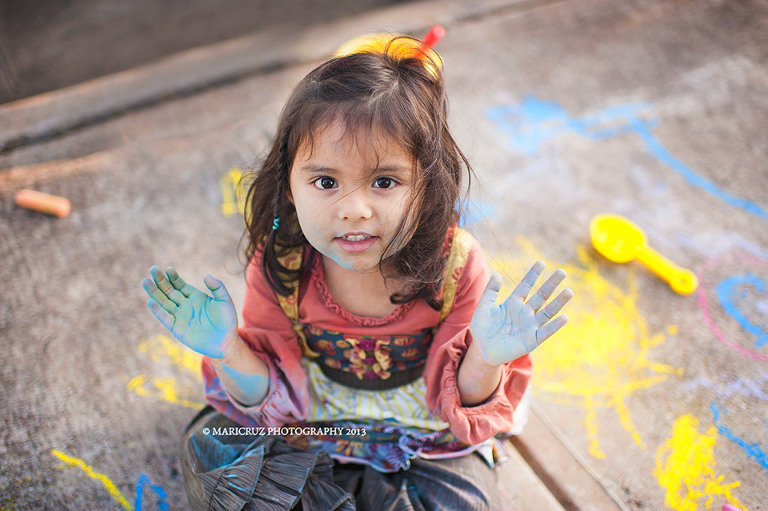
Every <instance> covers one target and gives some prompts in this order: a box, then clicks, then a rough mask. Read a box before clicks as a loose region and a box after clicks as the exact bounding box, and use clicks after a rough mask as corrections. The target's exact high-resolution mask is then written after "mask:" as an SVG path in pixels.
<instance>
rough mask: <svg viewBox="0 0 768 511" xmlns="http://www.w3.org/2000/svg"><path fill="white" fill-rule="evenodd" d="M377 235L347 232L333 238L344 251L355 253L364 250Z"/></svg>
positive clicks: (374, 240) (375, 239) (372, 243)
mask: <svg viewBox="0 0 768 511" xmlns="http://www.w3.org/2000/svg"><path fill="white" fill-rule="evenodd" d="M378 239H379V237H378V236H373V235H371V234H368V233H357V232H356V233H347V234H345V235H344V236H341V237H338V238H335V239H334V241H335V242H336V244H337V245H338V246H339V248H341V250H343V251H344V252H348V253H351V254H356V253H360V252H365V251H366V250H368V249H369V248H371V247H372V246H373V245H375V244H376V241H378Z"/></svg>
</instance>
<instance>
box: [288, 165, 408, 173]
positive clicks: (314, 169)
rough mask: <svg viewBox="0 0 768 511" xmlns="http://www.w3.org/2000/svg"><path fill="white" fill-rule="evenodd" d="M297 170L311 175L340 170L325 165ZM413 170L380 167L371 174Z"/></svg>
mask: <svg viewBox="0 0 768 511" xmlns="http://www.w3.org/2000/svg"><path fill="white" fill-rule="evenodd" d="M297 170H300V171H304V172H309V173H310V174H335V173H337V172H338V170H337V169H335V168H333V167H326V166H324V165H315V164H312V163H307V164H304V165H300V166H299V168H298V169H297ZM411 170H412V168H411V167H410V166H405V165H399V164H393V165H380V166H378V167H376V168H374V169H372V170H371V173H372V174H381V173H389V172H391V173H396V174H400V173H406V172H410V171H411Z"/></svg>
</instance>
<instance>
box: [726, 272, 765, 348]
mask: <svg viewBox="0 0 768 511" xmlns="http://www.w3.org/2000/svg"><path fill="white" fill-rule="evenodd" d="M748 287H752V288H754V289H755V290H756V291H757V292H759V293H765V291H766V285H765V281H764V280H762V279H760V278H759V277H758V276H757V275H755V274H753V273H748V274H746V275H736V276H733V277H729V278H727V279H725V280H723V281H721V282H720V283H719V284H718V285H717V286H716V287H715V293H716V294H717V299H718V300H719V301H720V305H721V306H722V307H723V309H724V310H725V312H726V313H727V314H728V315H729V316H731V317H732V318H734V319H735V320H736V321H738V323H739V325H740V326H741V328H743V329H744V330H746V331H747V332H749V333H750V334H752V335H754V336H755V337H757V340H756V341H755V347H757V348H760V347H762V346H764V345H765V344H766V343H768V331H766V328H765V325H756V324H754V323H752V322H751V321H750V320H749V318H747V317H746V316H745V315H744V312H743V311H742V309H741V308H740V306H739V305H740V303H739V302H743V301H744V300H745V299H747V298H748V297H749V294H748Z"/></svg>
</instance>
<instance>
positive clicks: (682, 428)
mask: <svg viewBox="0 0 768 511" xmlns="http://www.w3.org/2000/svg"><path fill="white" fill-rule="evenodd" d="M716 442H717V429H716V428H715V427H714V426H711V427H710V428H709V429H708V430H707V432H706V433H699V421H698V419H696V417H693V416H692V415H683V416H681V417H678V419H677V420H676V421H675V424H674V426H673V427H672V436H671V437H670V438H669V439H668V440H667V441H666V443H665V444H664V445H662V446H660V447H659V449H658V451H657V452H656V469H655V470H654V473H653V475H654V476H656V478H657V479H658V481H659V484H660V485H661V487H662V488H664V490H666V496H665V504H666V505H667V507H670V508H672V509H675V510H676V511H696V510H698V509H711V508H712V504H715V505H716V507H715V509H719V508H720V506H719V505H720V504H721V503H722V501H723V500H725V501H727V502H728V503H729V504H731V505H732V506H735V507H737V508H738V509H743V510H745V511H746V507H744V506H743V505H742V504H741V503H740V502H739V501H738V500H737V499H736V498H735V497H734V496H733V495H732V494H731V490H732V489H733V488H736V487H738V486H739V485H740V484H741V482H739V481H736V482H733V483H728V484H725V483H723V479H725V478H724V476H719V477H717V476H715V455H714V449H715V443H716ZM716 498H719V499H718V500H715V499H716Z"/></svg>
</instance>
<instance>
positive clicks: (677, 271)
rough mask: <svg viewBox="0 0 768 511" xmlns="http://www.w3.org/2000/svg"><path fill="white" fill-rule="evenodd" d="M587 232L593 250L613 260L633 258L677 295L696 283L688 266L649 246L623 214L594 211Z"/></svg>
mask: <svg viewBox="0 0 768 511" xmlns="http://www.w3.org/2000/svg"><path fill="white" fill-rule="evenodd" d="M589 232H590V234H591V236H592V245H594V247H595V250H597V251H598V252H600V253H601V254H602V255H604V256H605V257H606V258H607V259H609V260H611V261H613V262H614V263H628V262H630V261H632V260H634V259H637V260H639V261H640V262H641V263H643V264H644V265H646V266H647V267H648V268H650V269H651V271H653V272H654V273H655V274H656V275H658V276H659V277H661V278H662V279H664V280H666V281H667V282H668V283H669V286H670V287H671V288H672V290H674V291H675V292H676V293H679V294H681V295H687V294H691V293H693V292H694V291H696V288H697V287H698V286H699V281H698V279H697V278H696V275H695V274H694V273H693V272H692V271H691V270H687V269H685V268H681V267H679V266H677V265H676V264H674V263H673V262H672V261H670V260H668V259H667V258H665V257H664V256H662V255H661V254H659V253H658V252H656V251H655V250H653V249H652V248H651V247H649V246H648V244H647V241H646V236H645V233H644V232H643V231H642V229H640V228H639V227H638V226H636V225H635V224H633V223H632V222H630V221H629V220H627V219H626V218H624V217H621V216H618V215H598V216H596V217H594V218H593V219H592V221H591V222H590V225H589Z"/></svg>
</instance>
